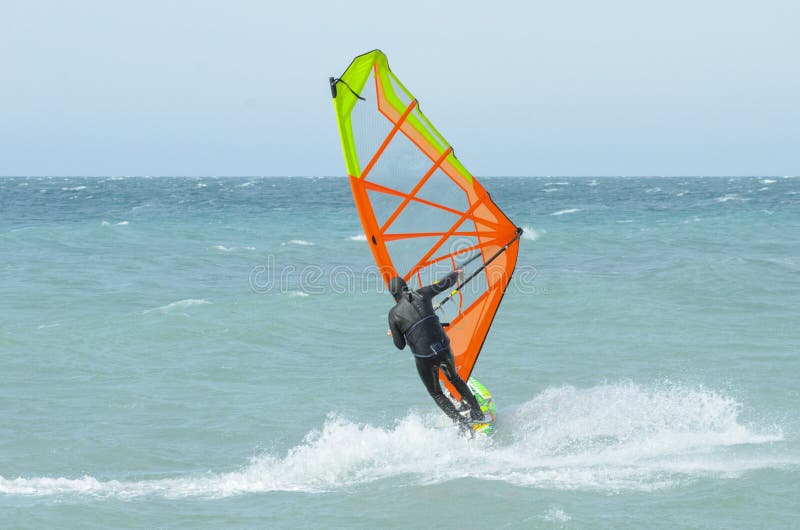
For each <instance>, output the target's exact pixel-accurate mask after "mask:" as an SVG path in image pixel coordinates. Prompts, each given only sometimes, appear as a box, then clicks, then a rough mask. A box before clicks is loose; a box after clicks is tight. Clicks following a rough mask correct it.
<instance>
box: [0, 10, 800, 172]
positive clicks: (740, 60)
mask: <svg viewBox="0 0 800 530" xmlns="http://www.w3.org/2000/svg"><path fill="white" fill-rule="evenodd" d="M374 48H380V49H382V50H383V51H384V52H385V53H386V54H387V55H388V57H389V64H390V65H391V67H392V70H393V71H394V72H395V73H396V74H397V75H398V77H400V79H402V80H403V82H404V83H405V85H406V86H407V87H408V88H409V89H410V90H411V91H412V92H413V93H414V94H415V95H416V96H417V98H418V99H419V101H420V105H421V107H422V109H423V110H424V111H425V113H426V114H427V115H428V117H429V118H430V119H431V121H432V122H433V123H434V124H435V125H436V126H437V128H438V129H439V130H440V132H442V134H443V135H444V136H445V137H446V138H447V139H448V140H449V141H450V143H452V144H453V146H454V147H455V150H456V153H457V154H458V156H459V158H460V159H461V160H462V162H464V164H465V165H466V166H467V167H468V168H469V169H470V170H471V171H472V172H473V173H474V174H476V175H593V176H594V175H797V174H800V2H797V1H790V0H786V1H782V2H780V1H769V0H766V1H755V0H753V1H747V2H740V1H736V0H733V1H703V0H694V1H675V0H672V1H665V2H654V1H651V2H646V1H613V2H612V1H569V0H567V1H552V0H551V1H546V2H539V1H522V2H502V1H495V2H487V1H485V0H484V1H481V2H471V1H458V2H437V1H435V0H426V1H416V0H414V1H408V0H404V1H397V2H377V1H374V0H373V1H369V2H352V1H347V0H336V1H330V0H318V1H315V2H304V1H292V0H288V1H287V0H283V1H280V2H271V1H236V0H230V1H225V2H223V1H216V2H212V1H169V0H160V1H142V0H136V1H127V2H126V1H122V0H120V1H80V0H73V1H69V2H68V1H37V0H21V1H17V0H0V175H248V176H252V175H342V174H343V173H344V162H343V160H342V155H341V148H340V144H339V138H338V133H337V130H336V118H335V115H334V112H333V106H332V104H331V99H330V91H329V89H328V76H331V75H334V76H336V75H339V74H340V73H341V72H342V71H343V70H344V68H345V67H346V66H347V65H348V64H349V62H350V61H351V59H352V58H353V57H354V56H355V55H358V54H360V53H363V52H366V51H369V50H371V49H374Z"/></svg>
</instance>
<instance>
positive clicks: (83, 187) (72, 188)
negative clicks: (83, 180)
mask: <svg viewBox="0 0 800 530" xmlns="http://www.w3.org/2000/svg"><path fill="white" fill-rule="evenodd" d="M85 189H86V186H73V187H71V188H61V191H81V190H85Z"/></svg>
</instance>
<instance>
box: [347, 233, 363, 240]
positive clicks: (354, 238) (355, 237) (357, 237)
mask: <svg viewBox="0 0 800 530" xmlns="http://www.w3.org/2000/svg"><path fill="white" fill-rule="evenodd" d="M347 239H349V240H350V241H366V240H367V236H366V235H364V234H356V235H354V236H350V237H348V238H347Z"/></svg>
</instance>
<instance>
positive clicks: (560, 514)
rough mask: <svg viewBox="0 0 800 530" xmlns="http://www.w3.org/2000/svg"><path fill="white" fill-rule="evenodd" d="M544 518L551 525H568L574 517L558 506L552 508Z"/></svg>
mask: <svg viewBox="0 0 800 530" xmlns="http://www.w3.org/2000/svg"><path fill="white" fill-rule="evenodd" d="M542 518H543V519H544V520H545V521H547V522H550V523H566V522H567V521H571V520H572V517H570V516H569V515H567V514H566V512H564V510H562V509H561V508H559V507H558V506H551V507H550V508H548V509H547V511H546V512H545V513H544V516H543V517H542Z"/></svg>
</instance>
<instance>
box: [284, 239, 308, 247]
mask: <svg viewBox="0 0 800 530" xmlns="http://www.w3.org/2000/svg"><path fill="white" fill-rule="evenodd" d="M286 244H288V245H299V246H301V247H310V246H312V245H313V244H314V243H312V242H311V241H306V240H305V239H291V240H289V241H287V242H286Z"/></svg>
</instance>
